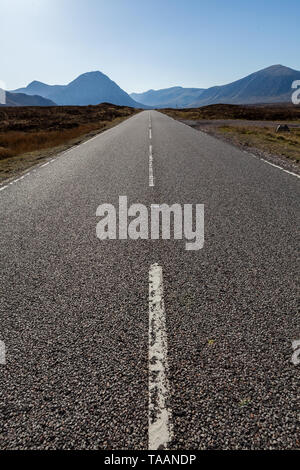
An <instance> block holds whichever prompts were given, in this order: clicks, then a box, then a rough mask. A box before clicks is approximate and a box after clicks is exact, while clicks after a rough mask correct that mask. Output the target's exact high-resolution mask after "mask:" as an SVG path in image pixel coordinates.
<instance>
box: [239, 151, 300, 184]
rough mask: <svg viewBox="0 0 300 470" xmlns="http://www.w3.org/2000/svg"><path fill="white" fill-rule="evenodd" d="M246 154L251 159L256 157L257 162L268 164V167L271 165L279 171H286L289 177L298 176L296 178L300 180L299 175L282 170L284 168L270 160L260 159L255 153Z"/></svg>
mask: <svg viewBox="0 0 300 470" xmlns="http://www.w3.org/2000/svg"><path fill="white" fill-rule="evenodd" d="M244 153H245V154H246V155H250V156H251V157H254V158H255V159H256V160H260V161H262V162H264V163H267V164H268V165H271V166H273V167H274V168H278V169H279V170H281V171H284V173H288V174H289V175H292V176H296V178H300V175H297V173H293V172H292V171H289V170H285V169H284V168H282V166H279V165H275V163H271V162H269V161H268V160H265V159H264V158H259V157H257V156H256V155H254V153H250V152H247V150H245V151H244Z"/></svg>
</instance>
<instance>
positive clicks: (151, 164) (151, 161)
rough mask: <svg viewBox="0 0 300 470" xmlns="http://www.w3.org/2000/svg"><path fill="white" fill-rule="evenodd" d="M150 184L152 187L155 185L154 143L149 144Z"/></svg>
mask: <svg viewBox="0 0 300 470" xmlns="http://www.w3.org/2000/svg"><path fill="white" fill-rule="evenodd" d="M149 186H150V188H153V187H154V175H153V153H152V145H149Z"/></svg>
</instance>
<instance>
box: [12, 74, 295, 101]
mask: <svg viewBox="0 0 300 470" xmlns="http://www.w3.org/2000/svg"><path fill="white" fill-rule="evenodd" d="M295 80H300V72H299V71H297V70H293V69H291V68H288V67H284V66H283V65H273V66H271V67H268V68H266V69H263V70H260V71H258V72H255V73H252V74H251V75H248V76H247V77H245V78H242V79H240V80H237V81H235V82H233V83H229V84H227V85H223V86H214V87H211V88H208V89H203V88H183V87H179V86H178V87H172V88H166V89H163V90H149V91H147V92H145V93H132V94H131V95H129V94H128V93H126V92H125V91H124V90H122V89H121V88H120V87H119V86H118V85H117V84H116V83H115V82H113V81H112V80H110V78H109V77H107V76H106V75H104V74H103V73H101V72H88V73H84V74H82V75H80V76H79V77H77V78H76V79H75V80H73V81H72V82H70V83H69V84H68V85H47V84H46V83H42V82H38V81H33V82H31V83H30V84H29V85H28V86H26V87H25V88H19V89H17V90H14V91H13V92H7V105H8V106H53V105H55V104H57V105H74V106H81V105H82V106H84V105H97V104H100V103H103V102H106V103H112V104H115V105H119V106H130V107H134V108H144V109H147V108H177V107H178V108H193V107H200V106H207V105H210V104H218V103H220V104H222V103H226V104H259V103H265V104H267V103H280V102H282V103H284V102H290V100H291V95H292V89H291V85H292V82H293V81H295Z"/></svg>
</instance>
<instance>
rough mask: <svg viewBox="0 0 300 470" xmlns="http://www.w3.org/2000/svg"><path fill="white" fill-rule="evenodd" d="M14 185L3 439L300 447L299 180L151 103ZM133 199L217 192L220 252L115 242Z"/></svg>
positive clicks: (2, 372)
mask: <svg viewBox="0 0 300 470" xmlns="http://www.w3.org/2000/svg"><path fill="white" fill-rule="evenodd" d="M151 156H152V157H151ZM0 189H1V191H0V206H1V209H0V211H1V246H0V255H1V300H0V305H1V316H0V318H1V324H0V339H1V340H2V341H3V342H4V343H5V348H6V364H5V365H4V364H3V365H0V378H1V382H0V383H1V391H0V416H1V420H0V448H1V449H137V450H138V449H147V448H148V447H151V446H153V445H154V444H153V442H154V441H155V439H156V441H155V442H157V439H158V441H159V440H161V445H163V441H164V440H165V441H166V440H167V441H168V440H169V442H168V443H167V444H166V445H168V447H169V449H193V450H194V449H295V448H299V446H300V440H299V429H297V413H298V411H299V373H300V365H299V366H297V365H295V364H293V363H292V361H291V357H292V353H293V349H292V341H294V340H300V322H299V316H297V315H298V314H297V291H296V281H297V274H298V267H297V263H296V251H297V240H296V228H297V225H298V221H299V178H297V177H296V176H294V175H292V174H288V173H286V172H284V171H282V170H280V169H279V168H275V167H273V166H271V165H269V164H267V163H266V162H264V161H261V160H258V159H255V158H254V157H252V156H250V155H247V154H245V153H244V152H242V151H240V150H239V149H236V148H234V147H232V146H230V145H229V144H225V143H224V142H221V141H218V140H216V139H214V138H212V137H210V136H208V135H206V134H204V133H201V132H198V131H196V130H194V129H192V128H190V127H188V126H185V125H184V124H182V123H179V122H177V121H175V120H173V119H171V118H169V117H167V116H166V115H163V114H161V113H159V112H156V111H145V112H142V113H140V114H138V115H135V116H133V117H131V118H130V119H128V120H126V121H124V122H123V123H121V124H119V125H118V126H116V127H114V128H112V129H110V130H108V131H106V132H104V133H103V134H100V135H99V136H97V137H96V138H94V139H93V140H90V141H88V142H87V143H85V144H84V145H80V146H78V147H76V148H73V149H71V150H70V151H68V152H67V153H65V154H64V155H61V156H57V158H55V159H54V160H51V161H50V162H49V163H48V164H47V165H42V166H39V167H35V168H34V169H32V170H31V171H30V173H29V174H28V175H26V176H25V177H24V178H23V179H20V180H18V181H16V182H13V184H8V185H6V186H3V187H2V188H0ZM119 196H127V197H128V201H129V202H130V203H131V204H133V203H140V204H145V205H146V206H147V207H149V206H150V205H151V204H162V203H166V204H169V205H171V204H173V203H179V204H188V203H190V204H204V205H205V244H204V247H203V249H201V250H199V251H186V250H185V247H184V242H183V241H181V240H176V241H174V240H136V241H134V240H105V241H104V240H102V241H101V240H99V239H98V238H97V237H96V225H97V223H98V221H99V217H96V210H97V207H98V206H99V205H100V204H104V203H110V204H114V205H115V206H118V200H119ZM155 276H156V277H155ZM149 282H150V284H151V285H152V287H151V289H154V290H155V292H156V295H157V296H158V298H159V304H157V305H158V306H159V308H160V310H159V311H157V312H156V313H157V314H158V315H160V323H159V324H157V328H158V329H160V332H157V333H158V334H160V333H161V334H162V337H161V339H162V342H163V341H164V340H165V342H164V344H163V350H162V351H161V352H162V354H165V357H164V358H163V360H162V368H163V370H162V372H163V377H162V380H163V381H164V386H165V389H164V395H163V396H161V397H158V398H157V401H158V402H159V400H160V398H161V399H162V400H161V401H160V404H159V403H156V405H157V406H160V407H161V409H160V412H161V413H163V412H165V411H166V412H167V413H166V414H165V415H164V416H165V419H166V420H167V422H166V420H165V422H164V423H163V424H164V425H166V424H167V429H166V428H165V429H164V431H165V432H167V433H168V435H167V436H166V435H164V436H162V435H160V432H163V428H160V429H158V430H157V429H156V430H153V429H152V428H153V426H152V425H151V422H150V421H151V420H150V421H149V416H148V415H149V407H151V391H150V395H149V389H150V388H151V386H153V383H152V384H151V380H152V379H153V377H152V379H151V377H150V379H149V377H148V376H149V367H150V366H151V364H149V359H150V358H151V351H149V348H150V349H151V346H150V345H149V334H151V331H149V328H150V329H151V325H150V326H149V315H153V312H154V314H155V311H154V310H155V308H156V307H155V306H154V310H153V308H152V307H151V299H150V297H151V296H149ZM149 304H150V305H149ZM151 312H152V313H151ZM150 323H151V322H150ZM153 380H155V379H153ZM149 396H150V398H149ZM152 398H153V397H152ZM152 404H153V403H152ZM161 416H163V414H161ZM152 424H153V423H152ZM151 433H152V434H151ZM153 433H154V434H155V433H156V435H153ZM151 439H152V444H151ZM153 439H154V441H153Z"/></svg>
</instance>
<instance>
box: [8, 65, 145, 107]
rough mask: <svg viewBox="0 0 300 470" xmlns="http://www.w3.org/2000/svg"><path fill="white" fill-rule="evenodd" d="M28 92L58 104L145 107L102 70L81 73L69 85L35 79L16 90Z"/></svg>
mask: <svg viewBox="0 0 300 470" xmlns="http://www.w3.org/2000/svg"><path fill="white" fill-rule="evenodd" d="M15 91H16V92H22V93H26V94H29V95H30V94H36V93H38V94H40V95H41V96H43V97H44V98H47V99H50V100H52V101H54V102H55V103H57V104H58V105H74V106H75V105H76V106H86V105H95V104H100V103H111V104H115V105H119V106H131V107H133V108H141V107H145V106H143V105H142V104H140V103H137V102H136V101H135V100H133V99H132V98H131V97H130V96H129V95H128V94H127V93H126V92H125V91H124V90H122V89H121V88H120V87H119V86H118V85H117V84H116V83H115V82H113V81H112V80H110V78H108V77H107V76H106V75H104V74H103V73H101V72H88V73H84V74H83V75H80V76H79V77H77V78H76V79H75V80H73V81H72V82H71V83H69V84H68V85H47V84H45V83H42V82H37V81H34V82H32V83H30V84H29V85H28V86H27V87H26V88H20V89H18V90H15Z"/></svg>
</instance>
